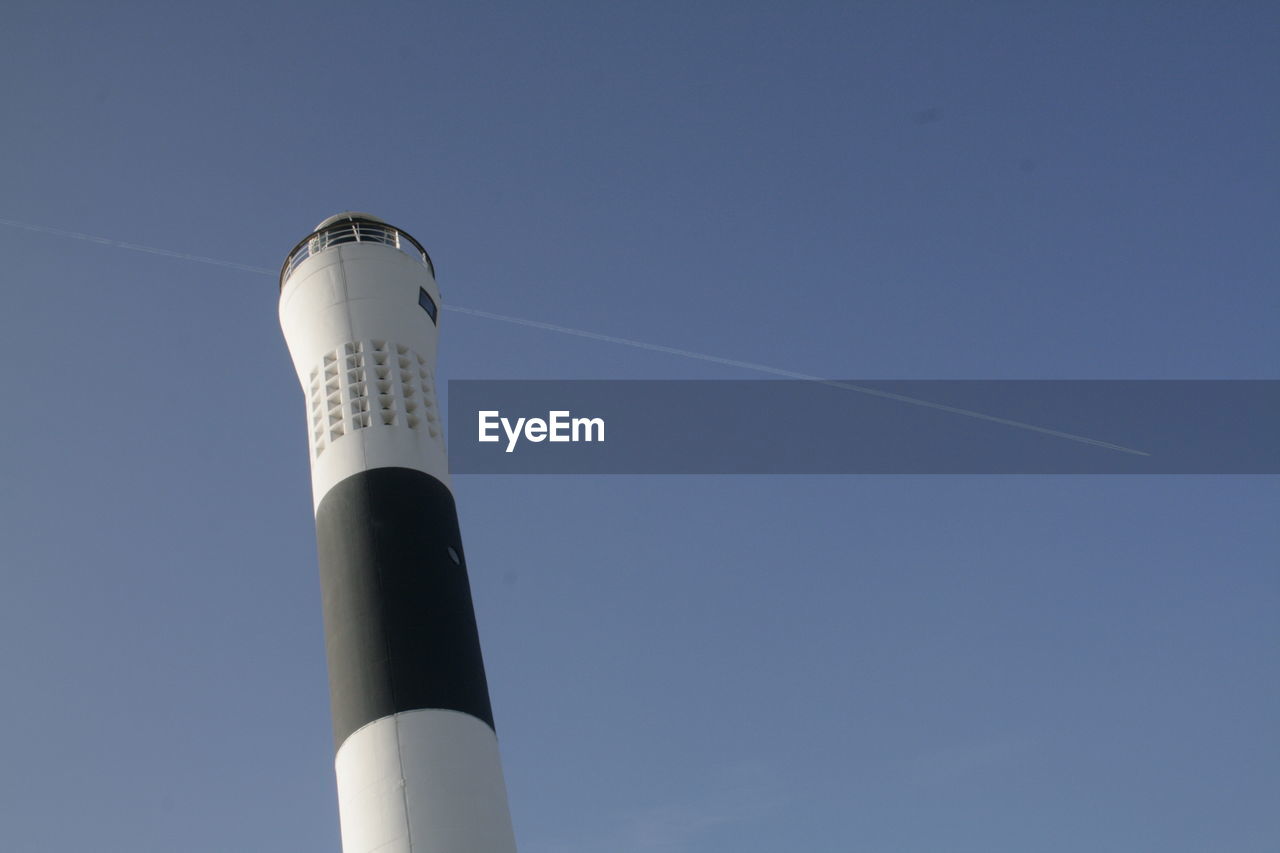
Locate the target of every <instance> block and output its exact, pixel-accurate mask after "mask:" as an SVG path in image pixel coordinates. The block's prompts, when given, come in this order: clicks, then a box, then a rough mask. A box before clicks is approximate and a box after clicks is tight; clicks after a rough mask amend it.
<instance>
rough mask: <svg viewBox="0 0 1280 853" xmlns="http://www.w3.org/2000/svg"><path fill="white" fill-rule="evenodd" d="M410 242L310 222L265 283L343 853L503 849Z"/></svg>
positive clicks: (493, 742)
mask: <svg viewBox="0 0 1280 853" xmlns="http://www.w3.org/2000/svg"><path fill="white" fill-rule="evenodd" d="M439 307H440V291H439V289H438V288H437V286H436V281H435V274H434V270H433V268H432V266H431V259H430V258H429V257H428V256H427V253H426V251H425V250H424V249H423V248H422V246H421V245H420V244H419V243H418V241H417V240H414V239H413V238H412V237H410V236H409V235H408V234H406V233H404V232H403V231H401V230H399V229H398V228H394V227H392V226H390V225H388V224H387V223H386V222H383V221H382V220H381V219H378V218H376V217H373V216H369V215H367V214H363V213H342V214H339V215H337V216H332V217H330V218H328V219H326V220H325V221H324V222H321V223H320V224H319V225H318V226H317V227H316V230H315V231H314V232H313V233H312V234H311V235H309V236H308V237H307V238H306V239H304V240H303V241H302V242H301V243H299V244H298V245H297V247H296V248H295V249H294V250H293V251H292V252H291V253H290V254H289V257H288V259H287V260H286V261H285V263H284V267H283V269H282V270H281V272H280V325H281V327H282V328H283V329H284V336H285V340H286V341H288V344H289V352H290V354H291V355H292V357H293V364H294V367H295V369H296V370H297V372H298V378H299V380H301V382H302V389H303V392H304V394H305V395H306V401H307V424H308V427H309V430H308V432H309V437H310V446H311V488H312V494H313V496H314V500H315V513H316V538H317V541H318V545H319V556H320V581H321V589H322V595H323V600H324V631H325V646H326V651H327V654H328V660H329V692H330V699H331V703H332V712H333V733H334V742H335V748H336V750H337V756H336V758H335V761H334V764H335V769H336V772H337V778H338V810H339V816H340V818H341V822H342V849H343V853H375V851H376V853H514V851H515V837H514V835H513V833H512V829H511V816H510V812H509V809H508V806H507V793H506V784H505V782H504V781H503V778H502V766H501V764H500V762H499V758H498V741H497V736H496V735H495V734H494V728H493V712H492V710H491V708H490V705H489V688H488V685H487V684H486V682H485V675H484V662H483V661H482V659H481V656H480V640H479V635H478V634H477V632H476V621H475V613H474V610H473V608H472V603H471V588H470V584H469V583H468V580H467V570H466V558H465V552H464V551H463V549H462V540H461V538H460V536H459V533H458V516H457V511H456V509H455V507H454V501H453V494H452V492H451V491H450V488H449V466H448V460H447V458H446V456H445V445H444V435H443V428H442V426H441V422H440V413H439V407H438V404H437V400H436V388H435V377H434V374H435V362H436V340H437V331H438V327H439V326H438V324H439V320H440V314H439Z"/></svg>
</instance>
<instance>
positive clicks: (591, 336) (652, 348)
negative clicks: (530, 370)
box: [0, 218, 1151, 456]
mask: <svg viewBox="0 0 1280 853" xmlns="http://www.w3.org/2000/svg"><path fill="white" fill-rule="evenodd" d="M0 225H8V226H9V227H11V228H22V229H25V230H27V231H36V232H39V233H42V234H53V235H54V236H57V237H68V238H70V239H73V240H83V241H85V242H88V243H97V244H99V245H101V246H110V247H112V248H115V249H128V250H129V251H131V252H145V253H147V254H150V255H161V256H163V257H166V258H176V259H178V260H181V261H194V262H196V263H201V264H212V265H214V266H219V267H227V268H229V269H234V270H241V271H242V272H251V273H256V274H258V275H276V274H277V273H278V272H279V270H274V269H269V268H267V267H255V266H251V265H249V264H241V263H237V262H235V261H224V260H219V259H218V258H207V257H204V256H203V255H190V254H187V253H186V252H175V251H173V250H171V249H157V248H155V247H154V246H142V245H139V244H137V243H126V242H123V241H121V240H112V239H110V238H108V237H98V236H95V235H93V234H82V233H80V232H79V231H67V230H64V229H62V228H51V227H49V226H47V225H32V224H30V223H28V222H19V221H17V220H14V219H4V218H0ZM443 307H444V310H446V311H453V312H456V313H458V314H469V315H470V316H472V317H481V318H483V319H486V320H497V321H499V322H503V323H514V324H515V325H518V326H526V327H528V328H531V329H542V330H543V331H547V332H557V333H559V334H562V335H573V336H575V337H579V338H587V339H588V340H593V341H601V342H603V343H609V344H618V345H619V346H626V347H632V348H634V349H642V350H648V351H649V352H660V353H665V354H667V355H674V356H679V357H680V358H688V359H693V360H696V361H705V362H710V363H712V364H721V365H725V366H726V367H736V368H740V369H742V370H750V371H753V372H755V373H764V374H768V375H771V376H780V377H783V378H786V379H799V380H803V381H806V382H817V383H820V384H822V385H829V386H831V387H832V388H840V389H843V390H845V391H854V392H856V393H858V394H868V395H870V396H873V397H881V398H883V399H886V400H893V401H895V402H898V403H905V404H907V405H911V406H920V407H923V408H927V409H934V410H936V411H939V412H947V413H949V414H953V415H960V416H962V417H966V418H975V419H977V420H982V421H987V422H988V423H995V424H1001V425H1003V426H1007V427H1014V428H1016V429H1022V430H1028V431H1030V432H1035V433H1039V434H1041V435H1047V436H1051V437H1053V438H1061V439H1065V440H1067V441H1074V442H1078V443H1080V444H1087V445H1090V446H1092V447H1100V448H1103V449H1105V450H1114V451H1117V452H1119V453H1130V454H1133V455H1135V456H1150V455H1151V454H1150V453H1147V452H1145V451H1142V450H1135V449H1134V448H1132V447H1125V446H1124V445H1121V444H1113V443H1112V442H1109V441H1100V440H1099V439H1096V438H1089V437H1088V436H1084V435H1076V434H1075V433H1070V432H1063V431H1061V430H1056V429H1050V428H1048V427H1042V426H1037V425H1035V424H1029V423H1026V422H1024V421H1015V420H1011V419H1009V418H1001V417H997V416H995V415H988V414H986V413H984V412H975V411H973V410H972V409H962V408H959V407H957V406H948V405H945V404H943V403H934V402H932V401H930V400H921V399H920V398H918V397H908V396H906V395H904V394H894V393H892V392H889V391H881V390H880V389H878V388H872V387H869V386H866V385H854V384H852V383H849V382H839V381H836V380H834V379H824V378H823V377H821V376H813V375H810V374H807V373H798V372H796V371H794V370H786V369H784V368H781V367H771V366H770V365H767V364H757V363H756V362H752V361H741V360H739V359H736V358H725V357H723V356H719V355H711V354H710V353H705V352H696V351H694V350H687V349H680V348H678V347H669V346H665V345H663V344H654V343H649V342H647V341H637V340H633V339H631V338H621V337H618V336H616V335H605V334H601V333H600V332H590V331H587V330H586V329H574V328H572V327H570V326H560V325H557V324H555V323H544V322H542V321H541V320H529V319H526V318H524V317H512V316H509V315H507V314H495V313H493V312H491V311H481V310H480V309H478V308H467V307H464V306H461V305H445V306H443Z"/></svg>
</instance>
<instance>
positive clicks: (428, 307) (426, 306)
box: [418, 287, 436, 323]
mask: <svg viewBox="0 0 1280 853" xmlns="http://www.w3.org/2000/svg"><path fill="white" fill-rule="evenodd" d="M418 304H419V305H421V306H422V310H423V311H426V312H427V315H428V316H429V317H431V322H433V323H434V322H436V302H435V300H434V299H432V298H431V294H430V293H427V291H426V288H423V287H419V288H418Z"/></svg>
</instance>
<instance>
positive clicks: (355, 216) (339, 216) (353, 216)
mask: <svg viewBox="0 0 1280 853" xmlns="http://www.w3.org/2000/svg"><path fill="white" fill-rule="evenodd" d="M355 220H360V221H362V222H379V223H381V224H383V225H390V224H391V223H389V222H387V221H386V220H385V219H379V218H378V217H376V216H374V215H373V214H371V213H359V212H357V211H354V210H347V211H343V212H342V213H335V214H334V215H333V216H330V217H329V218H328V219H326V220H325V221H324V222H321V223H320V224H319V225H317V226H316V227H315V230H317V231H322V230H324V229H325V228H328V227H329V226H330V225H333V224H334V223H335V222H352V221H355Z"/></svg>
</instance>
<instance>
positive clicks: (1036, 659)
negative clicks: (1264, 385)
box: [0, 0, 1280, 853]
mask: <svg viewBox="0 0 1280 853" xmlns="http://www.w3.org/2000/svg"><path fill="white" fill-rule="evenodd" d="M1278 31H1280V7H1277V6H1276V5H1275V4H1271V3H1252V4H1251V3H1215V4H1208V3H1191V2H1176V3H1142V2H1132V3H1122V4H1116V3H1101V2H1098V3H1093V2H1088V3H1081V2H1070V3H1068V2H1061V3H1035V4H1026V3H986V2H983V3H971V4H961V3H928V2H901V3H891V2H883V3H852V2H830V3H822V2H799V3H786V4H784V3H780V2H778V3H759V2H712V0H707V2H696V3H669V2H658V3H653V2H650V3H587V2H545V3H537V4H532V3H513V2H468V3H462V2H452V0H450V2H436V3H430V4H396V3H342V4H335V3H317V2H309V3H278V4H257V3H252V4H251V3H213V4H175V3H151V4H142V3H123V4H101V3H84V4H69V3H57V2H39V3H37V2H28V0H10V2H8V3H6V4H5V9H4V13H3V25H2V26H0V81H2V82H0V118H2V121H0V219H4V220H6V221H7V222H9V223H10V224H3V223H0V252H2V253H3V257H4V269H5V273H4V281H3V288H4V290H3V292H4V297H5V304H4V308H3V309H2V310H0V335H2V336H3V338H2V339H3V343H4V352H5V353H6V356H7V358H6V362H7V364H8V370H6V371H5V373H4V376H5V386H4V387H5V397H4V399H5V401H6V405H5V409H4V418H3V421H2V422H0V423H2V425H0V436H2V437H3V442H2V443H0V477H2V478H3V479H2V482H3V484H4V488H3V489H0V510H2V511H0V538H2V541H3V543H4V549H3V557H2V559H0V567H2V568H3V593H2V594H0V673H3V685H4V686H3V690H2V691H0V731H2V732H4V733H5V744H4V750H3V761H0V847H2V848H3V849H5V850H12V851H62V850H96V851H129V853H135V851H172V850H182V851H186V853H225V851H229V850H236V851H255V853H256V851H269V853H276V852H277V851H278V852H279V853H315V851H333V853H337V851H338V850H339V840H338V826H337V807H336V795H335V789H334V781H333V770H332V763H331V762H332V746H331V741H330V722H329V712H328V688H327V681H326V676H325V665H324V649H323V635H322V630H321V624H320V597H319V584H318V579H317V571H316V565H315V544H314V532H313V521H312V516H311V498H310V492H309V482H308V476H307V449H306V447H307V445H306V435H305V429H306V427H305V411H304V403H303V398H302V394H301V392H300V390H299V388H298V385H297V380H296V378H295V377H294V375H293V373H292V368H291V365H290V363H289V360H288V356H287V353H286V350H285V347H284V343H283V340H282V337H281V334H280V330H279V327H278V324H277V319H276V297H277V292H276V283H275V279H274V273H271V274H262V273H255V272H252V271H248V270H244V269H236V268H232V267H227V266H218V265H212V264H207V263H201V262H196V261H191V260H183V259H180V258H176V257H172V256H165V255H156V254H148V253H145V252H139V251H133V250H129V249H127V248H121V247H119V246H112V245H106V244H95V243H93V242H90V241H86V240H84V239H77V238H74V237H67V236H59V235H57V234H53V233H47V232H38V231H32V230H29V229H24V228H20V227H16V226H15V225H13V224H11V223H12V222H18V223H24V224H27V225H37V226H47V227H51V228H55V229H62V230H64V231H72V232H78V233H81V234H88V235H96V236H101V237H104V238H108V239H110V240H116V241H123V242H125V243H131V244H137V245H141V246H149V247H158V248H162V249H166V250H169V251H172V252H177V253H188V254H191V255H196V256H204V257H211V258H215V259H219V260H224V261H229V262H233V263H237V264H243V265H248V266H249V267H260V268H269V269H273V270H274V269H275V268H277V267H278V265H279V264H280V263H281V261H282V260H283V259H284V256H285V254H286V253H287V252H288V251H289V249H290V248H291V247H292V246H293V245H294V243H295V242H296V241H297V240H299V239H300V238H301V237H303V236H305V235H306V234H307V232H308V231H309V230H310V229H311V228H312V227H313V226H314V225H315V224H316V223H317V222H319V221H320V220H321V219H323V218H324V217H326V216H328V215H329V214H331V213H335V212H337V211H340V210H346V209H356V210H367V211H369V212H372V213H374V214H376V215H378V216H381V217H383V218H385V219H387V220H389V221H390V222H392V223H394V224H396V225H399V226H401V227H403V228H404V229H406V230H407V231H409V232H410V233H412V234H413V235H414V236H416V237H417V238H418V239H419V240H421V241H422V242H423V243H424V244H425V245H426V246H427V247H428V249H429V250H430V252H431V254H432V256H433V258H434V260H435V262H436V267H437V270H438V273H439V280H440V284H441V287H442V289H443V292H444V297H445V301H446V303H448V304H451V305H460V306H466V307H471V308H475V309H480V310H485V311H491V312H497V313H501V314H509V315H515V316H518V317H524V318H530V319H534V320H540V321H546V322H550V323H557V324H561V325H565V326H571V327H575V328H581V329H587V330H592V331H596V332H600V333H603V334H609V335H616V336H621V337H628V338H636V339H640V340H644V341H651V342H655V343H659V344H663V345H668V346H672V347H679V348H685V349H691V350H697V351H701V352H708V353H713V354H717V355H722V356H725V357H728V358H736V359H743V360H747V361H755V362H762V363H765V364H769V365H775V366H777V367H780V368H784V369H789V370H795V371H798V372H803V373H807V374H813V375H819V376H831V377H837V378H846V379H875V378H919V379H949V378H975V379H1008V378H1026V379H1033V378H1053V379H1057V378H1085V379H1093V378H1126V379H1134V378H1190V379H1201V378H1277V372H1276V365H1277V357H1278V356H1280V346H1278V345H1277V336H1276V334H1275V323H1276V318H1277V316H1280V293H1278V290H1277V287H1276V278H1277V276H1276V270H1277V269H1280V249H1278V248H1277V247H1278V246H1280V241H1277V222H1280V196H1278V195H1277V187H1280V167H1278V165H1277V164H1278V162H1280V160H1278V159H1277V157H1276V151H1277V147H1278V145H1280V92H1278V90H1280V85H1278V84H1280V60H1278V59H1277V53H1276V34H1277V32H1278ZM442 319H443V323H442V346H441V378H526V377H529V378H609V377H618V378H726V379H733V378H756V376H755V375H754V374H751V373H749V372H747V371H743V370H736V369H732V368H728V367H724V366H717V365H712V364H706V363H700V362H696V361H690V360H687V359H681V358H677V357H674V356H670V355H661V354H657V353H653V352H645V351H640V350H634V349H628V348H625V347H622V346H618V345H611V344H607V343H602V342H599V341H591V340H585V339H581V338H575V337H570V336H566V335H559V334H555V333H551V332H547V331H542V330H537V329H532V328H526V327H521V326H516V325H511V324H506V323H501V322H496V321H493V320H486V319H482V318H479V317H476V316H471V315H466V314H461V313H457V312H454V313H446V314H444V315H442ZM777 439H778V440H779V441H786V440H789V437H788V436H778V437H777ZM455 491H456V493H457V497H458V501H459V512H460V516H461V521H462V529H463V535H464V538H465V541H466V544H467V549H468V556H469V562H470V564H471V566H472V584H473V589H474V593H475V599H476V606H477V615H478V620H479V624H480V630H481V638H482V643H483V646H484V653H485V658H486V662H487V666H488V673H489V680H490V684H491V687H492V693H493V704H494V710H495V715H496V718H497V727H498V733H499V737H500V740H501V744H502V750H503V756H504V762H505V769H506V774H507V781H508V786H509V793H510V800H511V804H512V809H513V817H514V822H515V828H516V835H517V839H518V842H519V845H520V849H521V851H523V853H695V851H696V853H765V852H766V851H767V853H777V851H789V850H795V851H815V853H825V851H834V853H843V852H844V851H876V853H879V851H894V852H895V853H898V852H899V851H900V853H936V851H948V853H950V851H955V853H961V852H962V851H963V852H964V853H967V851H973V853H1026V851H1036V853H1039V851H1045V853H1056V851H1062V853H1076V851H1082V850H1087V851H1096V852H1097V853H1112V852H1113V851H1114V853H1137V851H1152V853H1156V851H1159V853H1191V851H1213V853H1223V852H1224V851H1230V853H1274V851H1276V850H1277V849H1280V811H1277V809H1276V807H1275V806H1276V803H1277V802H1280V736H1278V734H1277V721H1278V720H1280V689H1278V688H1277V680H1276V677H1275V672H1276V671H1275V667H1276V659H1277V652H1278V651H1280V620H1277V609H1278V605H1280V583H1278V581H1277V571H1276V569H1277V565H1278V564H1280V560H1278V559H1277V558H1278V557H1280V537H1278V536H1277V533H1276V509H1277V506H1278V505H1280V502H1278V501H1277V498H1278V497H1280V489H1278V488H1277V481H1276V478H1274V477H1149V478H1123V477H951V478H944V477H875V478H869V477H790V478H787V477H720V478H712V477H705V478H698V477H685V478H679V477H615V478H609V477H595V478H574V477H560V478H552V477H547V478H525V479H521V478H515V477H509V478H500V477H460V478H458V479H457V481H456V482H455Z"/></svg>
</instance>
